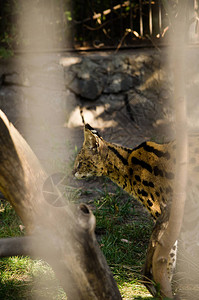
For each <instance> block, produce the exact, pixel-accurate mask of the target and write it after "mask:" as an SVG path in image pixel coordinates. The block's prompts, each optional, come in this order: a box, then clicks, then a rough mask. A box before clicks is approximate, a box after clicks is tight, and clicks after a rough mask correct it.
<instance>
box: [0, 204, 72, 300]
mask: <svg viewBox="0 0 199 300" xmlns="http://www.w3.org/2000/svg"><path fill="white" fill-rule="evenodd" d="M0 224H1V227H0V238H4V237H13V236H20V235H23V233H22V232H21V231H20V228H19V225H21V224H22V223H21V220H20V219H19V217H18V216H17V215H16V213H15V211H14V210H13V208H12V207H11V206H10V204H9V203H8V202H5V201H2V202H1V203H0ZM0 299H9V300H19V299H28V300H29V299H43V300H54V299H56V300H62V299H63V300H66V295H65V293H64V291H63V289H62V288H61V287H60V285H59V283H58V281H57V279H56V278H55V275H54V272H53V271H52V269H51V267H50V266H49V265H48V264H47V263H45V262H43V261H42V260H32V259H31V258H30V257H27V256H26V257H23V256H22V257H18V256H13V257H9V258H2V259H0Z"/></svg>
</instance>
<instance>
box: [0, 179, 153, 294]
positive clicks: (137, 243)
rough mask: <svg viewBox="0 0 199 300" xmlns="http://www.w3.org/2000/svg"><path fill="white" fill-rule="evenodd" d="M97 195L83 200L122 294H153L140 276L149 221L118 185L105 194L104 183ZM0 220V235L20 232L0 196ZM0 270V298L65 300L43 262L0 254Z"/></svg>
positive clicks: (6, 204)
mask: <svg viewBox="0 0 199 300" xmlns="http://www.w3.org/2000/svg"><path fill="white" fill-rule="evenodd" d="M82 193H84V194H85V193H86V191H85V190H84V191H82ZM80 194H81V193H80ZM97 194H98V196H97V197H96V198H95V199H94V200H91V201H90V202H89V203H88V205H90V207H91V208H92V209H93V211H94V213H95V215H96V219H97V226H96V235H97V239H98V241H99V244H100V247H101V250H102V251H103V253H104V255H105V257H106V259H107V261H108V264H109V266H110V268H111V270H112V272H113V274H114V277H115V280H116V281H117V284H118V286H119V289H120V292H121V294H122V297H123V299H137V300H139V299H148V300H149V299H152V297H151V296H150V294H149V293H148V291H147V290H146V289H145V287H144V286H143V285H142V283H141V276H140V274H141V270H142V266H143V263H144V259H145V253H146V247H147V243H148V239H149V235H150V232H151V229H152V221H150V219H149V218H148V217H147V215H145V214H143V211H142V209H139V208H138V209H137V208H136V207H135V203H134V202H133V201H132V199H131V198H129V197H128V196H127V195H126V194H124V193H123V192H122V191H121V190H120V189H118V188H115V189H114V191H113V192H112V193H109V192H108V188H107V183H106V182H105V183H104V186H103V187H102V188H101V189H98V190H97ZM80 198H81V195H80ZM122 199H124V200H122ZM0 223H1V228H0V237H1V238H2V237H8V236H19V235H23V232H21V230H20V227H21V226H20V225H21V222H20V220H19V219H18V217H17V216H16V215H15V213H14V211H13V209H12V208H11V207H10V205H9V204H8V203H7V202H4V201H1V205H0ZM0 272H1V273H0V299H13V300H14V299H33V298H34V299H66V296H65V294H64V292H63V290H62V289H61V287H60V286H59V284H58V282H57V281H56V279H55V277H54V273H53V271H52V270H51V268H50V267H49V266H48V265H47V264H46V263H45V262H43V261H40V260H31V259H30V258H29V257H10V258H4V259H1V260H0Z"/></svg>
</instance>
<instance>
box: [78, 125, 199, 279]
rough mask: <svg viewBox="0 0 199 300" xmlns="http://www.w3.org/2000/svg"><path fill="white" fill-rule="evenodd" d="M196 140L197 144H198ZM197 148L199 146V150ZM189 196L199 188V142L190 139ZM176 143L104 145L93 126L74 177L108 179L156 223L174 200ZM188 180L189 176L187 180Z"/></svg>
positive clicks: (172, 255)
mask: <svg viewBox="0 0 199 300" xmlns="http://www.w3.org/2000/svg"><path fill="white" fill-rule="evenodd" d="M196 140H197V142H196ZM197 145H198V146H197ZM189 149H190V150H189V157H190V163H189V171H188V175H189V174H192V175H191V176H190V180H189V182H188V194H189V193H190V188H191V186H192V185H195V186H196V187H198V190H199V184H197V182H198V178H199V138H198V137H196V136H192V137H190V138H189ZM175 150H176V144H175V142H174V141H172V142H169V143H165V144H158V143H155V142H151V141H147V142H143V143H142V144H140V145H139V146H137V147H135V148H134V149H130V148H126V147H122V146H118V145H115V144H112V143H109V142H107V141H105V140H104V139H103V138H102V137H101V136H100V135H99V133H98V132H97V131H96V130H95V129H93V128H92V127H91V126H90V125H88V124H86V125H85V129H84V143H83V147H82V149H81V150H80V152H79V154H78V155H77V158H76V161H75V165H74V173H75V176H76V177H77V178H85V177H88V176H107V177H109V178H110V179H111V180H112V181H113V182H115V183H116V184H117V185H119V186H120V187H121V188H122V189H124V190H125V191H126V192H128V193H129V194H130V195H132V196H133V197H134V198H136V199H137V200H138V201H140V202H141V203H142V205H143V206H144V207H145V208H146V209H147V210H148V212H149V213H150V214H151V216H152V217H153V219H154V220H157V218H158V217H159V216H160V214H161V211H162V210H163V209H164V208H165V207H166V206H167V205H168V203H169V202H170V201H171V200H172V196H173V184H174V177H175V176H174V175H175V164H176V158H175ZM188 177H189V176H188ZM176 252H177V243H175V245H174V247H173V249H172V250H171V253H170V257H169V260H168V274H169V277H172V276H171V274H172V272H173V268H174V267H175V262H176Z"/></svg>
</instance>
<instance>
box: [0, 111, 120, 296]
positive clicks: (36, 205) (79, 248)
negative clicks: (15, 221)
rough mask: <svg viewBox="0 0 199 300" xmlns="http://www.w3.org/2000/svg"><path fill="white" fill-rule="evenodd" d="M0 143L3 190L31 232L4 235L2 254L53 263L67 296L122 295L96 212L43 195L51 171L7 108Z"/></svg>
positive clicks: (0, 245) (0, 246) (1, 119)
mask: <svg viewBox="0 0 199 300" xmlns="http://www.w3.org/2000/svg"><path fill="white" fill-rule="evenodd" d="M0 144H1V147H0V190H1V191H2V193H3V194H4V195H5V197H6V198H7V200H8V201H9V202H10V203H11V205H12V206H13V208H14V209H15V211H16V213H17V214H18V215H19V217H20V218H21V220H22V222H23V223H24V225H25V227H26V231H27V232H28V233H29V234H30V236H29V237H24V238H15V239H14V240H13V239H2V240H1V243H0V255H1V256H6V255H15V254H16V255H17V254H30V255H34V256H39V257H41V258H43V259H44V260H46V261H47V262H48V263H49V264H50V265H51V266H52V268H53V269H54V271H55V274H56V276H57V277H58V279H59V280H60V282H61V285H62V287H63V289H64V290H65V292H66V294H67V297H68V299H71V300H76V299H78V300H81V299H85V300H88V299H91V300H94V299H99V300H103V299H104V300H105V299H106V300H107V299H116V300H117V299H121V296H120V293H119V291H118V288H117V285H116V283H115V281H114V279H113V276H112V274H111V272H110V269H109V267H108V265H107V263H106V260H105V258H104V256H103V254H102V253H101V251H100V249H99V246H98V243H97V241H96V238H95V234H94V230H95V217H94V215H93V214H92V212H91V211H90V210H89V208H88V207H87V206H86V205H85V204H80V205H78V206H75V205H71V204H69V203H67V204H66V205H65V206H64V207H54V206H53V205H51V204H49V203H48V202H47V201H46V200H45V199H44V196H43V193H42V188H43V185H44V182H45V181H46V179H47V177H48V176H47V174H46V173H45V172H44V170H43V169H42V167H41V165H40V163H39V161H38V159H37V158H36V156H35V155H34V153H33V152H32V150H31V149H30V147H29V146H28V144H27V143H26V142H25V140H24V139H23V137H22V136H21V135H20V134H19V132H18V131H17V130H16V129H15V127H14V126H13V125H12V124H11V123H9V121H8V120H7V118H6V116H5V115H4V113H3V112H2V111H0ZM13 245H14V248H13Z"/></svg>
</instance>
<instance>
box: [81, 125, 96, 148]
mask: <svg viewBox="0 0 199 300" xmlns="http://www.w3.org/2000/svg"><path fill="white" fill-rule="evenodd" d="M84 145H85V146H86V147H88V148H89V149H95V148H96V149H97V148H98V146H99V134H98V132H97V131H96V130H95V129H93V128H92V127H91V126H90V125H89V124H86V125H85V127H84Z"/></svg>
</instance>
